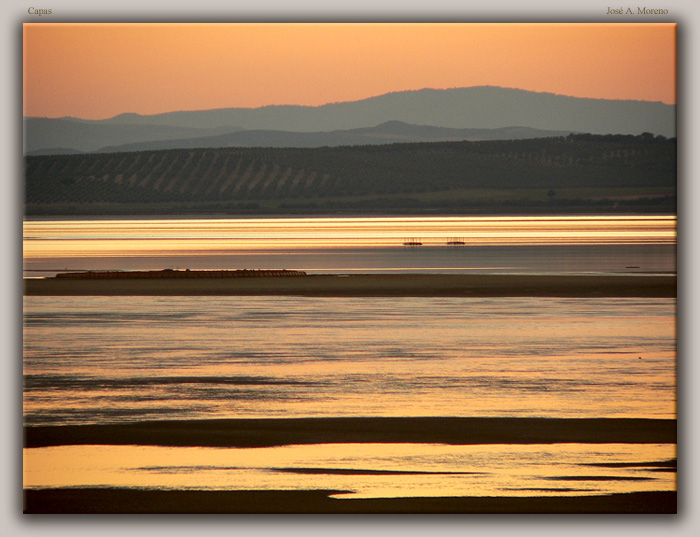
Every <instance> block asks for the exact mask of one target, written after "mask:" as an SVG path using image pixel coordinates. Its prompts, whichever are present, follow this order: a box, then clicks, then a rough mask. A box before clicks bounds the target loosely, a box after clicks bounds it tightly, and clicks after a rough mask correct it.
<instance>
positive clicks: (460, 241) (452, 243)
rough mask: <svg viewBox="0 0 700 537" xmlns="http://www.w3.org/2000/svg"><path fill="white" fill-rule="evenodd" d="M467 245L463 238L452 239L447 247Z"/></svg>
mask: <svg viewBox="0 0 700 537" xmlns="http://www.w3.org/2000/svg"><path fill="white" fill-rule="evenodd" d="M465 244H466V243H465V242H464V238H463V237H452V238H450V239H449V240H448V241H447V246H464V245H465Z"/></svg>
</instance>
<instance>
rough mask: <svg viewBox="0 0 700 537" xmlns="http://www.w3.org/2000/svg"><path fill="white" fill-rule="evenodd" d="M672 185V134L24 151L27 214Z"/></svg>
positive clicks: (668, 195) (431, 203)
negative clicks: (59, 152) (318, 145)
mask: <svg viewBox="0 0 700 537" xmlns="http://www.w3.org/2000/svg"><path fill="white" fill-rule="evenodd" d="M675 188H676V140H675V138H671V139H667V138H664V137H662V136H653V135H650V134H643V135H639V136H631V135H589V134H580V135H569V136H566V137H558V138H539V139H527V140H509V141H478V142H435V143H410V144H388V145H371V146H369V145H368V146H342V147H321V148H216V149H205V148H202V149H174V150H159V151H139V152H122V153H96V154H79V155H47V156H28V157H25V203H26V209H27V214H72V213H75V214H101V213H103V212H106V213H118V214H127V213H132V214H144V213H152V214H156V213H159V212H169V211H175V212H178V211H185V212H188V213H210V212H224V213H230V214H235V213H246V212H251V211H252V212H261V213H270V212H279V213H284V212H299V211H301V212H303V211H309V212H316V211H324V210H325V211H334V210H353V211H363V210H367V211H383V210H392V209H395V210H402V209H406V210H408V209H416V210H450V211H460V210H462V209H463V210H465V211H467V212H472V211H475V210H478V209H479V206H482V208H483V209H484V210H488V211H498V210H506V211H509V212H510V211H518V210H522V211H525V212H527V211H528V210H530V209H534V206H533V204H535V205H537V204H542V203H545V205H547V206H549V207H550V208H556V207H555V206H556V205H557V204H559V205H561V207H562V210H567V206H568V208H569V209H571V208H574V206H576V205H580V206H582V207H584V208H585V207H586V206H589V207H596V206H599V205H601V204H603V205H605V204H606V203H608V202H610V201H611V200H612V198H611V197H610V196H611V195H612V194H614V193H615V192H617V193H618V194H621V193H625V195H624V196H622V197H621V196H617V197H618V199H617V201H616V203H617V206H618V207H619V206H620V204H622V205H623V206H634V205H635V203H636V204H637V205H638V206H639V207H641V206H642V205H644V203H646V205H649V204H651V205H652V206H654V205H660V210H663V211H671V212H673V211H675ZM542 191H544V192H546V193H547V197H546V198H545V199H544V201H543V200H542V199H541V198H542V196H541V192H542ZM611 191H613V192H612V194H611ZM484 192H488V193H490V196H491V197H490V198H489V197H488V196H486V197H484ZM562 192H568V193H569V194H568V195H569V197H568V198H567V197H566V196H562V195H561V194H562ZM470 193H473V194H474V195H470ZM528 193H530V194H532V196H529V195H528ZM645 193H646V194H649V195H648V196H645ZM659 193H661V194H662V195H660V194H659ZM477 194H478V195H477ZM606 194H607V195H608V197H606ZM533 196H534V197H533ZM567 200H568V201H567ZM596 200H597V201H596ZM625 200H626V201H625ZM630 200H632V201H630ZM634 200H636V201H634ZM639 200H646V201H645V202H644V203H640V202H639ZM499 208H500V209H499ZM652 209H653V207H652ZM640 210H641V209H640ZM644 210H648V207H647V209H644Z"/></svg>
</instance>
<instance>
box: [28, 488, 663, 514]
mask: <svg viewBox="0 0 700 537" xmlns="http://www.w3.org/2000/svg"><path fill="white" fill-rule="evenodd" d="M338 492H342V491H325V490H303V491H174V490H173V491H163V490H134V489H109V488H108V489H104V488H84V489H80V488H78V489H45V490H25V491H24V512H25V513H74V514H77V513H81V514H82V513H102V514H105V513H106V514H115V513H134V514H135V513H155V514H172V513H183V514H195V513H196V514H204V513H209V514H215V513H219V514H221V513H250V514H263V513H265V514H269V513H306V514H373V513H387V514H427V513H442V514H451V513H474V514H476V513H479V514H529V513H539V514H543V513H547V514H553V513H560V514H581V513H620V514H621V513H626V514H631V513H670V514H672V513H676V512H677V493H676V492H634V493H629V494H610V495H603V496H571V497H561V496H560V497H549V498H546V497H520V498H513V497H508V498H505V497H461V498H454V497H448V498H389V499H384V498H382V499H349V498H329V495H330V494H337V493H338Z"/></svg>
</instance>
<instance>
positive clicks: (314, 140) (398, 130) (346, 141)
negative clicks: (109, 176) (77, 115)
mask: <svg viewBox="0 0 700 537" xmlns="http://www.w3.org/2000/svg"><path fill="white" fill-rule="evenodd" d="M567 134H570V132H569V131H546V130H539V129H530V128H527V127H505V128H500V129H453V128H449V127H434V126H429V125H411V124H409V123H404V122H402V121H387V122H385V123H382V124H381V125H377V126H376V127H368V128H361V129H348V130H337V131H330V132H290V131H275V130H243V131H237V132H232V133H226V134H221V135H218V136H206V137H199V138H185V139H174V140H158V141H152V142H141V143H132V144H123V145H119V146H110V147H104V148H102V149H100V150H99V152H102V153H109V152H119V151H153V150H160V149H194V148H220V147H280V148H281V147H337V146H354V145H378V144H393V143H409V142H410V143H413V142H451V141H463V140H519V139H524V138H546V137H552V136H566V135H567Z"/></svg>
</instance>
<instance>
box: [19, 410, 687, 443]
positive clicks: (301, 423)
mask: <svg viewBox="0 0 700 537" xmlns="http://www.w3.org/2000/svg"><path fill="white" fill-rule="evenodd" d="M676 438H677V431H676V420H674V419H634V418H591V419H550V418H449V417H448V418H441V417H432V418H422V417H419V418H413V417H410V418H381V417H380V418H287V419H284V418H270V419H230V420H229V419H219V420H162V421H148V422H137V423H120V424H109V425H63V426H25V427H24V441H25V444H24V445H25V447H28V448H33V447H45V446H56V445H79V444H81V445H85V444H103V445H104V444H107V445H129V444H134V445H161V446H216V447H227V446H228V447H266V446H281V445H289V444H327V443H439V444H454V445H459V444H462V445H467V444H548V443H562V442H565V443H594V444H598V443H676Z"/></svg>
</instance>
